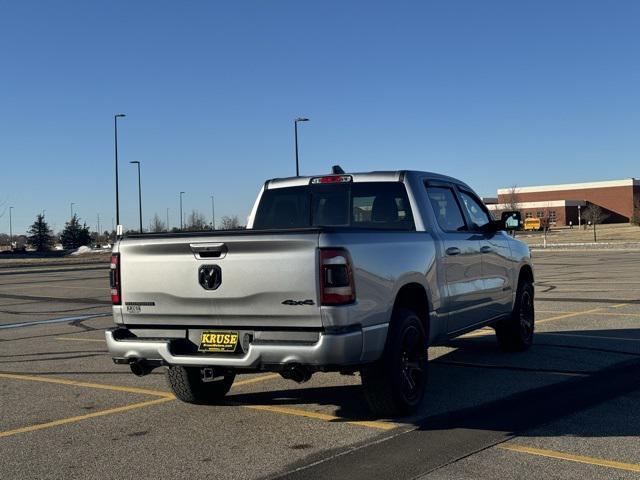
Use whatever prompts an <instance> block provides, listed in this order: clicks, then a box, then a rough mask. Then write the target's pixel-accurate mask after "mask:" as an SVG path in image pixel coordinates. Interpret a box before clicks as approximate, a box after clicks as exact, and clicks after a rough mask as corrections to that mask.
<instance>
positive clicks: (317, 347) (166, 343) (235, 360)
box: [105, 328, 386, 369]
mask: <svg viewBox="0 0 640 480" xmlns="http://www.w3.org/2000/svg"><path fill="white" fill-rule="evenodd" d="M116 330H118V329H110V330H107V331H106V334H105V335H106V339H107V348H108V349H109V352H110V353H111V355H112V357H113V358H114V360H117V361H119V362H121V363H122V362H127V361H128V362H133V361H136V360H150V361H151V360H155V361H160V362H162V363H164V364H167V365H182V366H193V367H227V368H246V369H260V368H263V367H264V366H265V365H274V364H300V365H309V366H315V367H322V366H341V365H355V364H359V363H362V361H363V331H362V330H360V329H358V330H355V331H352V332H348V333H341V334H331V335H328V334H324V333H320V334H319V339H318V341H317V342H315V343H312V344H287V343H275V342H274V343H269V344H265V343H250V344H249V346H248V349H247V350H246V351H245V353H244V354H242V355H234V356H231V355H182V354H177V353H175V352H174V351H172V340H171V339H166V340H165V339H160V340H159V339H144V338H137V337H133V338H118V337H121V336H119V335H114V332H116ZM385 333H386V328H385Z"/></svg>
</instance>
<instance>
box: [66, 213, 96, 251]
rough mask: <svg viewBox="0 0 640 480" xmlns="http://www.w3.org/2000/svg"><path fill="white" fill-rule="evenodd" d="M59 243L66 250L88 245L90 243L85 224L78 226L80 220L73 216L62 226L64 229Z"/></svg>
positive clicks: (89, 235)
mask: <svg viewBox="0 0 640 480" xmlns="http://www.w3.org/2000/svg"><path fill="white" fill-rule="evenodd" d="M60 242H61V243H62V246H63V247H64V248H66V249H68V250H71V249H76V248H78V247H81V246H83V245H88V244H89V243H91V233H90V232H89V227H87V224H86V223H84V224H83V225H80V219H79V218H78V216H77V215H76V214H74V215H73V218H71V220H69V221H68V222H67V223H65V224H64V229H63V230H62V233H61V234H60Z"/></svg>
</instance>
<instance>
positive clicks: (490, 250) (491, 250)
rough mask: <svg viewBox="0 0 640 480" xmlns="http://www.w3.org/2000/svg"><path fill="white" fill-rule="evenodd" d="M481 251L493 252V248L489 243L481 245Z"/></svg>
mask: <svg viewBox="0 0 640 480" xmlns="http://www.w3.org/2000/svg"><path fill="white" fill-rule="evenodd" d="M480 251H481V252H482V253H491V252H493V248H491V247H490V246H489V245H483V246H482V247H480Z"/></svg>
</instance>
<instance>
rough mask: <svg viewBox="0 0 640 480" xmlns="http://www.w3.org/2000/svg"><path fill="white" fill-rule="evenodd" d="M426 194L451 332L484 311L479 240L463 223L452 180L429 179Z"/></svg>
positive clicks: (459, 328)
mask: <svg viewBox="0 0 640 480" xmlns="http://www.w3.org/2000/svg"><path fill="white" fill-rule="evenodd" d="M427 197H428V198H429V202H430V204H431V207H432V209H433V212H434V214H435V218H436V221H437V227H438V228H439V234H438V236H439V237H440V239H441V241H442V246H443V257H442V260H441V262H442V267H443V270H444V277H445V282H446V295H447V299H446V302H445V305H446V307H445V311H446V313H447V314H448V331H449V333H451V332H455V331H457V330H461V329H464V328H466V327H469V326H471V325H473V324H475V323H477V322H479V321H481V320H482V319H483V318H484V316H485V315H486V311H483V307H484V306H485V305H486V299H485V298H484V297H483V289H484V287H483V283H482V255H481V253H480V242H479V240H478V235H477V234H476V232H473V231H471V230H470V229H469V226H468V225H467V221H466V219H465V216H464V215H463V213H462V208H461V205H460V203H459V200H458V197H457V195H456V191H455V187H454V186H453V185H452V184H449V183H442V182H432V181H429V182H428V183H427ZM434 227H435V226H434Z"/></svg>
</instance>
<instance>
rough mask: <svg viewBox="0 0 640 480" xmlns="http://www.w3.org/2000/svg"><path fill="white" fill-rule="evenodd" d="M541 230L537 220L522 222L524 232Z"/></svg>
mask: <svg viewBox="0 0 640 480" xmlns="http://www.w3.org/2000/svg"><path fill="white" fill-rule="evenodd" d="M541 228H542V222H541V221H540V219H539V218H526V219H525V220H524V229H525V230H540V229H541Z"/></svg>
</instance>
